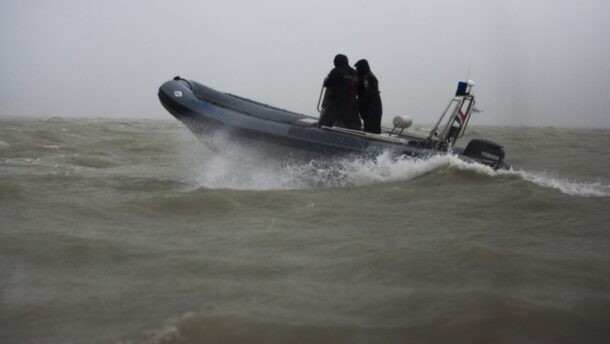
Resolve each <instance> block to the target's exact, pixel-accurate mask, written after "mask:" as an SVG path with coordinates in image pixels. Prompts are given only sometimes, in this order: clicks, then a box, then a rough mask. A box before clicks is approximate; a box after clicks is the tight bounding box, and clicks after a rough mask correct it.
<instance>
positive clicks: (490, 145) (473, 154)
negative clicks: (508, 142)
mask: <svg viewBox="0 0 610 344" xmlns="http://www.w3.org/2000/svg"><path fill="white" fill-rule="evenodd" d="M463 154H464V155H465V156H467V157H469V158H472V159H474V160H476V161H478V162H480V163H482V164H485V165H488V166H491V167H493V168H498V167H499V166H502V165H503V162H504V156H505V152H504V147H502V146H501V145H499V144H497V143H495V142H493V141H489V140H482V139H473V140H470V142H468V145H467V146H466V149H464V153H463Z"/></svg>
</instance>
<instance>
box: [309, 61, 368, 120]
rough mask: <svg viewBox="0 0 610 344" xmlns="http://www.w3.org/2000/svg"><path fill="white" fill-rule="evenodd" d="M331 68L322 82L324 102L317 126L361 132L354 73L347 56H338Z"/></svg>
mask: <svg viewBox="0 0 610 344" xmlns="http://www.w3.org/2000/svg"><path fill="white" fill-rule="evenodd" d="M333 62H334V65H335V68H333V69H332V70H331V71H330V73H328V76H327V77H326V79H325V80H324V87H326V92H325V93H324V100H323V101H322V112H321V113H320V120H319V121H318V126H319V127H322V126H327V127H332V126H333V125H337V126H340V127H344V128H348V129H353V130H362V123H361V121H360V116H359V115H358V104H357V102H356V83H357V76H356V71H355V70H354V69H353V68H352V67H350V66H349V62H348V60H347V56H345V55H343V54H338V55H337V56H335V59H334V61H333Z"/></svg>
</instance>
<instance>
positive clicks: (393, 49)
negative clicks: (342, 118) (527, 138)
mask: <svg viewBox="0 0 610 344" xmlns="http://www.w3.org/2000/svg"><path fill="white" fill-rule="evenodd" d="M609 13H610V1H607V0H506V1H496V0H463V1H458V0H427V1H411V0H403V1H389V0H388V1H382V0H380V1H337V0H335V1H327V0H326V1H318V0H307V1H280V0H277V1H271V0H257V1H245V0H244V1H237V0H234V1H232V0H223V1H218V0H215V1H207V0H199V1H195V0H193V1H187V0H173V1H168V0H163V1H151V0H148V1H146V0H142V1H136V0H122V1H118V0H105V1H97V0H96V1H88V0H46V1H45V0H40V1H34V0H0V46H1V50H0V76H1V79H0V104H1V106H0V115H2V116H45V117H46V116H58V117H90V116H92V117H93V116H94V117H114V118H116V117H146V118H168V119H169V118H171V117H170V115H169V114H168V113H166V112H165V110H164V109H163V108H162V107H161V105H160V104H159V101H158V99H157V89H158V87H159V86H160V85H161V83H163V82H164V81H166V80H168V79H170V78H172V77H173V76H175V75H180V76H182V77H184V78H188V79H193V80H196V81H199V82H201V83H203V84H206V85H208V86H210V87H213V88H216V89H218V90H221V91H227V92H231V93H234V94H238V95H241V96H244V97H248V98H252V99H255V100H258V101H262V102H265V103H269V104H272V105H276V106H279V107H283V108H287V109H290V110H293V111H297V112H301V113H306V114H310V115H317V113H316V110H315V106H316V103H317V98H318V94H319V91H320V85H321V82H322V79H323V78H324V77H325V75H326V74H327V73H328V71H329V70H330V68H331V67H332V59H333V57H334V55H335V54H336V53H344V54H346V55H347V56H348V57H349V59H350V63H351V64H353V63H354V62H356V61H357V60H358V59H360V58H366V59H368V60H369V62H370V64H371V67H372V69H373V72H374V73H375V74H376V75H377V77H378V78H379V80H380V89H381V95H382V99H383V102H384V122H389V121H391V118H392V117H393V116H394V115H398V114H401V115H410V116H411V117H413V118H414V120H415V121H416V122H419V123H430V122H434V121H435V120H436V118H437V117H438V115H439V114H440V112H441V111H442V110H443V109H444V107H445V106H446V103H447V102H448V100H449V98H450V97H451V95H452V93H453V92H454V88H455V85H456V83H457V81H458V80H460V79H465V78H466V77H467V76H468V77H469V78H470V79H473V80H475V82H476V83H477V85H476V88H475V90H476V92H475V93H476V94H477V96H478V106H479V107H480V108H481V109H483V110H484V112H483V113H481V114H478V115H477V117H476V118H474V119H473V121H474V123H476V124H493V125H525V126H530V125H534V126H558V127H565V126H586V127H599V126H603V127H610V110H609V109H610V44H609V43H608V42H610V15H609ZM469 65H470V68H468V67H469ZM469 70H470V73H469V75H467V73H468V71H469Z"/></svg>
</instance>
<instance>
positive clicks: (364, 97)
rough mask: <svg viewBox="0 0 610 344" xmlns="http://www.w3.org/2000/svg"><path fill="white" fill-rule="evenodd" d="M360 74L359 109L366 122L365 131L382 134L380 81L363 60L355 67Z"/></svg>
mask: <svg viewBox="0 0 610 344" xmlns="http://www.w3.org/2000/svg"><path fill="white" fill-rule="evenodd" d="M354 66H355V67H356V71H357V73H358V88H357V90H358V91H357V94H358V109H359V110H360V116H361V117H362V120H363V121H364V131H366V132H368V133H374V134H379V133H381V115H382V112H383V110H382V106H381V97H380V96H379V81H377V77H375V74H373V72H371V67H370V66H369V62H368V61H367V60H365V59H362V60H360V61H358V62H356V64H355V65H354Z"/></svg>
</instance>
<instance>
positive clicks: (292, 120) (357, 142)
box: [159, 77, 474, 162]
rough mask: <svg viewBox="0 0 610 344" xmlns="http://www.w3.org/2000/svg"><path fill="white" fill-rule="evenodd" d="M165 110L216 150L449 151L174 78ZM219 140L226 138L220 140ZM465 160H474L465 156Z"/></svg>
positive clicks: (319, 154) (165, 88) (163, 97)
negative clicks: (327, 123) (323, 121)
mask: <svg viewBox="0 0 610 344" xmlns="http://www.w3.org/2000/svg"><path fill="white" fill-rule="evenodd" d="M159 100H160V101H161V104H162V105H163V106H164V107H165V109H166V110H167V111H168V112H169V113H171V114H172V115H173V116H174V117H175V118H176V119H178V120H179V121H181V122H182V123H184V124H185V125H186V126H187V127H188V128H189V130H191V131H192V132H193V133H194V134H195V135H196V136H197V137H198V138H200V139H201V140H202V141H203V142H204V143H205V144H206V145H207V146H208V147H210V148H211V149H213V150H217V149H222V146H223V145H225V144H237V145H242V146H244V147H252V148H255V149H260V150H264V151H265V152H268V153H273V154H280V155H282V154H283V155H285V154H288V155H291V156H295V155H296V156H304V157H307V158H312V157H313V158H323V157H328V156H335V155H365V156H376V155H379V154H381V153H383V152H388V153H390V154H391V155H393V156H409V157H418V158H427V157H430V156H432V155H438V154H447V152H444V151H440V150H437V149H432V148H429V147H425V146H424V145H423V143H422V142H420V141H416V140H413V141H409V140H405V139H400V140H399V139H392V138H384V137H382V136H380V135H376V134H368V133H363V132H353V131H349V130H345V129H341V128H318V126H317V119H316V118H315V117H311V116H306V115H303V114H298V113H294V112H291V111H287V110H283V109H278V108H275V107H272V106H269V105H266V104H261V103H258V102H255V101H252V100H249V99H244V98H241V97H238V96H234V95H231V94H228V93H222V92H218V91H216V90H214V89H211V88H209V87H206V86H203V85H201V84H199V83H196V82H193V81H189V80H185V79H181V78H178V77H177V78H174V79H173V80H170V81H167V82H165V83H164V84H163V85H162V86H161V87H160V88H159ZM219 137H220V138H221V139H219ZM462 152H463V149H461V148H455V149H454V150H453V151H452V153H453V154H455V153H457V154H458V155H459V156H460V158H462V159H463V160H465V161H469V162H470V161H474V160H473V159H471V158H469V157H467V156H463V155H460V153H462Z"/></svg>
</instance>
